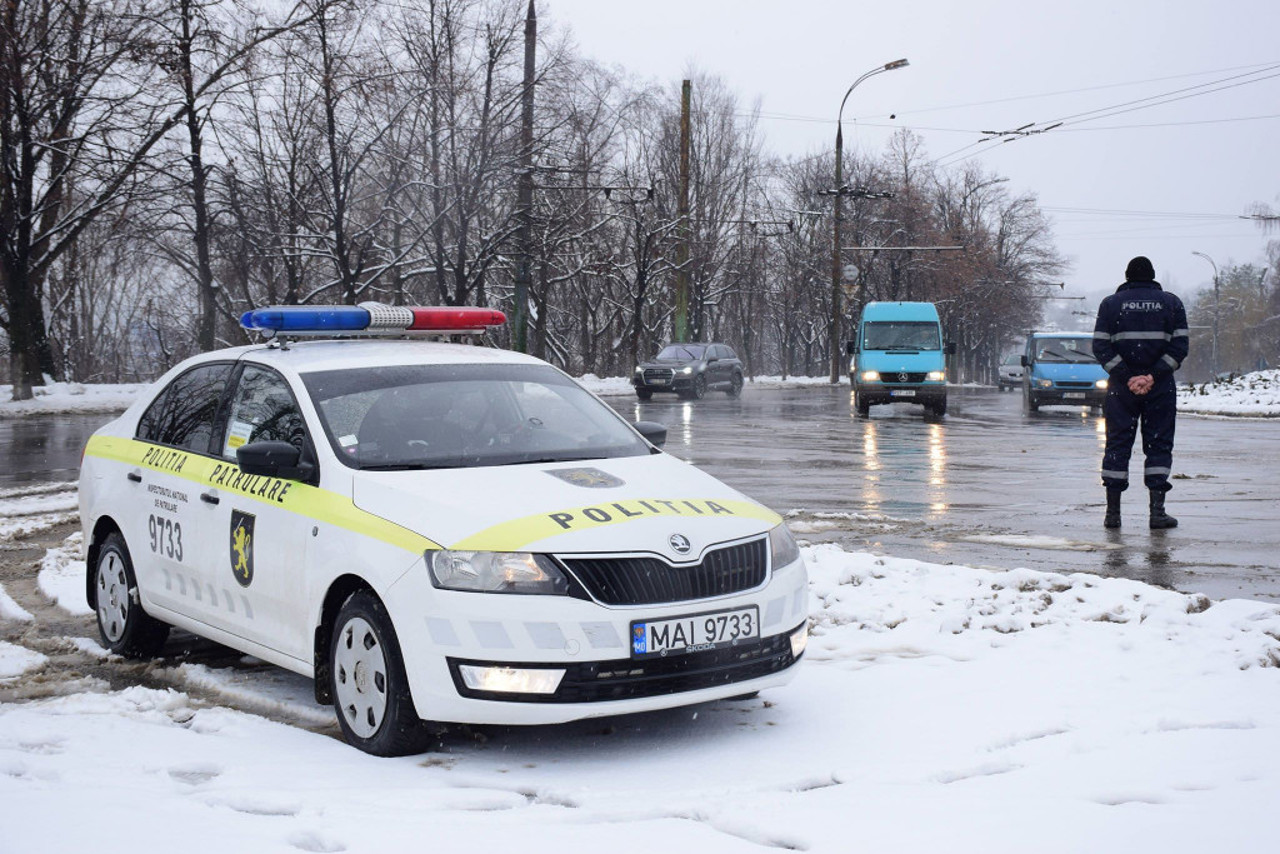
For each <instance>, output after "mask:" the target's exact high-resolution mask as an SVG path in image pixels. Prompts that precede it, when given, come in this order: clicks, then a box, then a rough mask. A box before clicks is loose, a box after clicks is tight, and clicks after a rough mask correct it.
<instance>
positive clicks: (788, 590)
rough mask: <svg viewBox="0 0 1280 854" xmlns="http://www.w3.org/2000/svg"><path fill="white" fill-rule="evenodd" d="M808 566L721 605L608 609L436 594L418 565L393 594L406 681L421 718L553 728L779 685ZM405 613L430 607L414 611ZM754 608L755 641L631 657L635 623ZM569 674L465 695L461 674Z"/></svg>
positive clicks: (803, 615) (784, 678) (562, 599)
mask: <svg viewBox="0 0 1280 854" xmlns="http://www.w3.org/2000/svg"><path fill="white" fill-rule="evenodd" d="M808 595H809V594H808V574H807V572H806V570H805V567H804V562H803V561H802V560H797V561H795V562H794V563H792V564H790V565H789V566H785V567H782V568H780V569H778V570H776V571H774V572H772V573H771V574H770V575H769V577H768V578H767V580H766V582H765V583H764V584H763V585H762V586H760V587H758V588H756V589H754V590H750V591H746V592H743V593H740V594H734V595H730V596H722V597H718V598H715V599H710V600H708V599H703V600H696V601H690V602H678V603H667V604H660V605H639V606H626V607H609V606H604V605H601V604H599V603H597V602H594V601H587V600H583V599H576V598H572V597H567V596H521V595H511V594H485V593H463V592H457V591H445V590H437V589H435V588H434V587H432V585H431V582H430V580H429V578H428V575H427V570H426V568H425V566H423V565H422V564H421V563H419V564H417V565H416V566H415V567H414V569H412V570H410V571H409V572H408V573H406V574H405V575H404V576H403V577H402V578H401V579H400V580H399V581H397V582H396V584H395V585H394V586H393V588H392V590H391V591H389V595H388V597H387V599H388V602H387V605H388V610H389V611H390V612H391V615H392V619H393V620H394V623H395V626H396V631H397V633H398V635H399V642H400V649H401V653H402V655H403V657H404V663H405V673H406V675H407V677H408V680H409V687H410V690H411V691H412V693H413V700H414V704H415V706H416V707H417V710H418V714H419V716H420V717H422V718H423V719H424V720H431V721H440V722H457V723H476V724H514V725H521V724H550V723H564V722H567V721H573V720H580V719H584V718H594V717H604V716H608V715H620V714H630V713H633V712H643V711H651V710H656V709H666V708H672V707H676V706H684V705H689V704H693V703H700V702H706V701H709V700H716V699H722V698H725V697H733V696H737V695H740V694H746V693H751V692H753V691H758V690H760V689H762V688H769V687H773V686H776V685H781V684H784V683H786V682H788V681H790V680H791V678H792V677H793V675H794V673H795V666H794V665H795V664H796V663H797V662H798V661H799V659H800V657H802V655H795V654H793V652H792V645H791V636H792V635H793V634H794V633H795V632H797V631H799V630H802V629H804V628H805V627H806V625H807V620H808ZM408 603H419V604H420V605H424V606H426V607H419V608H413V607H410V606H409V605H408ZM749 606H756V607H758V608H759V618H760V640H759V641H748V642H745V643H743V644H741V645H739V646H730V647H721V648H718V649H714V650H707V651H700V652H692V653H681V654H672V655H670V656H650V657H643V658H635V657H632V655H631V646H630V633H631V625H632V622H633V621H637V620H643V621H654V620H664V619H674V618H682V617H689V616H695V615H701V614H706V613H711V612H718V611H725V610H731V609H737V608H743V607H749ZM468 664H469V665H473V666H475V665H479V666H482V667H510V668H528V669H545V668H551V669H556V670H560V669H563V670H564V676H563V677H562V679H561V681H560V683H559V685H558V687H557V689H556V691H555V692H554V693H552V694H533V693H529V694H519V695H515V694H502V693H496V692H483V691H478V690H473V689H470V688H468V687H467V686H466V685H465V684H464V682H463V680H462V678H461V675H460V672H459V668H460V666H462V665H468Z"/></svg>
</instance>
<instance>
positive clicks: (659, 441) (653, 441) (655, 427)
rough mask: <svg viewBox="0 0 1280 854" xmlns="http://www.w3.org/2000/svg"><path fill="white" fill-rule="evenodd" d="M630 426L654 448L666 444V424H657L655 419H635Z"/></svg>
mask: <svg viewBox="0 0 1280 854" xmlns="http://www.w3.org/2000/svg"><path fill="white" fill-rule="evenodd" d="M632 426H633V427H635V428H636V432H637V433H639V434H640V435H641V436H644V438H645V440H646V441H648V443H649V444H650V445H653V446H654V447H655V448H661V447H662V446H663V445H665V444H667V425H665V424H659V423H658V422H657V421H637V422H636V423H635V424H633V425H632Z"/></svg>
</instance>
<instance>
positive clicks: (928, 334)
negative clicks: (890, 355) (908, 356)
mask: <svg viewBox="0 0 1280 854" xmlns="http://www.w3.org/2000/svg"><path fill="white" fill-rule="evenodd" d="M862 349H864V350H941V349H942V338H941V336H940V335H939V334H938V324H936V323H934V322H932V321H929V320H893V321H875V322H871V323H867V324H866V325H865V326H864V328H863V333H862Z"/></svg>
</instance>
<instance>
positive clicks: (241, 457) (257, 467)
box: [236, 441, 315, 480]
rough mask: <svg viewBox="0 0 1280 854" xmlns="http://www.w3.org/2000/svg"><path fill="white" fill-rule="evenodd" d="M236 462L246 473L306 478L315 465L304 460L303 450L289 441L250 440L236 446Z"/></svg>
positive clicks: (289, 478)
mask: <svg viewBox="0 0 1280 854" xmlns="http://www.w3.org/2000/svg"><path fill="white" fill-rule="evenodd" d="M236 464H237V465H239V466H240V471H242V472H244V473H245V474H257V475H262V476H263V477H279V478H284V479H285V480H306V479H307V478H308V477H310V476H311V473H312V472H313V471H315V466H313V465H312V464H311V463H308V462H304V461H303V460H302V452H301V451H300V450H298V449H297V448H295V447H294V446H293V445H291V444H289V443H288V442H268V441H263V442H250V443H249V444H247V445H241V446H240V447H238V448H236Z"/></svg>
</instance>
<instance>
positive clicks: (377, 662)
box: [333, 617, 387, 738]
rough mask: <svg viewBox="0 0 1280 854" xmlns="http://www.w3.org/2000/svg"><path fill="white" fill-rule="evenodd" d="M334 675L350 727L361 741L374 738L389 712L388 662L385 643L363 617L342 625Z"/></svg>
mask: <svg viewBox="0 0 1280 854" xmlns="http://www.w3.org/2000/svg"><path fill="white" fill-rule="evenodd" d="M333 675H334V679H333V681H334V689H335V691H336V693H337V695H338V708H339V709H341V711H342V716H343V717H344V718H345V719H346V721H347V726H349V727H351V731H352V732H354V733H355V734H356V735H358V736H360V737H361V738H370V737H372V736H373V734H374V733H376V732H377V731H378V728H379V727H381V726H382V719H383V718H384V717H385V716H386V713H387V660H386V656H385V655H384V654H383V651H382V642H381V640H380V639H379V638H378V635H377V633H376V632H374V630H373V626H371V625H369V622H368V621H367V620H365V619H364V618H363V617H352V618H351V619H350V620H348V621H347V622H346V623H345V624H344V625H343V626H342V631H341V632H340V633H339V635H338V648H337V650H336V651H335V652H334V656H333Z"/></svg>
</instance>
